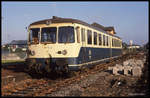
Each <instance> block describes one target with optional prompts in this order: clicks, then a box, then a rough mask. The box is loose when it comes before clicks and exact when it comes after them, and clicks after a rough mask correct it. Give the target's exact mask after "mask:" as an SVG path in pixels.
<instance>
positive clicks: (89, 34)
mask: <svg viewBox="0 0 150 98" xmlns="http://www.w3.org/2000/svg"><path fill="white" fill-rule="evenodd" d="M87 38H88V40H87V41H88V44H92V31H91V30H87Z"/></svg>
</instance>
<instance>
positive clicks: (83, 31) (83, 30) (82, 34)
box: [81, 28, 85, 42]
mask: <svg viewBox="0 0 150 98" xmlns="http://www.w3.org/2000/svg"><path fill="white" fill-rule="evenodd" d="M81 36H82V42H85V29H84V28H82V29H81Z"/></svg>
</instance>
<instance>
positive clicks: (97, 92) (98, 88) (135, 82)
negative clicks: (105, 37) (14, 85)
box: [46, 65, 149, 97]
mask: <svg viewBox="0 0 150 98" xmlns="http://www.w3.org/2000/svg"><path fill="white" fill-rule="evenodd" d="M146 66H147V67H148V65H145V68H146V69H147V67H146ZM143 72H144V74H143V75H142V76H141V77H134V76H126V75H113V74H111V73H110V72H108V71H101V72H98V73H96V74H91V75H89V76H87V77H83V78H82V79H81V81H79V82H76V83H73V84H70V85H68V86H66V87H61V88H59V90H57V91H55V92H52V93H51V94H47V95H46V96H90V97H91V96H106V97H107V96H113V97H114V96H115V97H116V96H117V97H120V96H149V93H148V92H149V88H148V70H143Z"/></svg>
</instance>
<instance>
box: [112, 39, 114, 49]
mask: <svg viewBox="0 0 150 98" xmlns="http://www.w3.org/2000/svg"><path fill="white" fill-rule="evenodd" d="M113 46H114V42H113V38H112V47H113Z"/></svg>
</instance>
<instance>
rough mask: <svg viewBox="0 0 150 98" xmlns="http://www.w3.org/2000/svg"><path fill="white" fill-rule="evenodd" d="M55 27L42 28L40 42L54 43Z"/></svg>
mask: <svg viewBox="0 0 150 98" xmlns="http://www.w3.org/2000/svg"><path fill="white" fill-rule="evenodd" d="M56 31H57V28H56V27H48V28H42V32H41V42H51V43H56Z"/></svg>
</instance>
